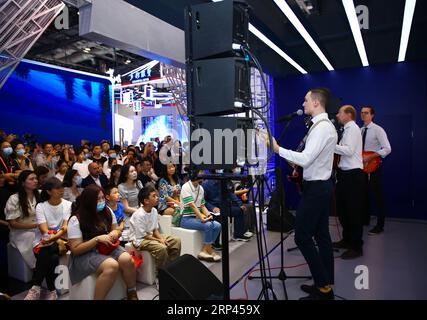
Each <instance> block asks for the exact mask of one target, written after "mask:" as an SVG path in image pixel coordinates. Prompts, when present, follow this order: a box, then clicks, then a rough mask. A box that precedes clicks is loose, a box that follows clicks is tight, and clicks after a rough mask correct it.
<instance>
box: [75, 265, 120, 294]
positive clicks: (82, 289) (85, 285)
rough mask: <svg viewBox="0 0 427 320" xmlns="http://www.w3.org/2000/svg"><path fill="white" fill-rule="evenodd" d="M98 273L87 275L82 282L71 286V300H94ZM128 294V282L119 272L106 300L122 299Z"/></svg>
mask: <svg viewBox="0 0 427 320" xmlns="http://www.w3.org/2000/svg"><path fill="white" fill-rule="evenodd" d="M96 279H97V275H96V274H95V273H93V274H91V275H89V276H87V277H86V278H84V279H83V280H82V281H81V282H79V283H76V284H75V285H73V286H72V287H71V288H70V300H93V296H94V295H95V286H96ZM126 296H127V289H126V284H125V282H124V281H123V278H122V275H121V272H120V271H119V272H118V273H117V278H116V281H115V282H114V284H113V287H112V288H111V289H110V292H108V294H107V296H106V297H105V300H122V299H124V298H126Z"/></svg>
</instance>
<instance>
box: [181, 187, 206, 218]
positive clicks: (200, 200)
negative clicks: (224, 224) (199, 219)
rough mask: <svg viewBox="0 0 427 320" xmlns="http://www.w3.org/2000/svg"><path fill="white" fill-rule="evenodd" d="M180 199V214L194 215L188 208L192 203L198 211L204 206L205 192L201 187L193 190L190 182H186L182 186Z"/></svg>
mask: <svg viewBox="0 0 427 320" xmlns="http://www.w3.org/2000/svg"><path fill="white" fill-rule="evenodd" d="M180 198H181V204H182V206H183V208H182V214H183V215H186V216H190V215H191V216H194V215H196V214H195V213H194V211H193V209H192V208H191V207H190V204H192V203H194V204H195V205H196V207H197V208H199V209H200V208H201V207H202V206H204V205H205V191H204V190H203V187H202V186H201V185H198V186H197V187H196V188H195V187H194V186H193V183H192V182H191V181H188V182H186V183H185V184H184V185H183V186H182V190H181V195H180Z"/></svg>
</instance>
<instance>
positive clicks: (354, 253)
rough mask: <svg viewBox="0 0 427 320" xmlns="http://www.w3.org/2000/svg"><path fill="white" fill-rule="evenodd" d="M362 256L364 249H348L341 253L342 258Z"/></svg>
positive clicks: (349, 258) (348, 258)
mask: <svg viewBox="0 0 427 320" xmlns="http://www.w3.org/2000/svg"><path fill="white" fill-rule="evenodd" d="M361 256H363V251H362V249H360V250H353V249H348V250H347V251H344V252H343V254H342V255H341V259H344V260H351V259H356V258H359V257H361Z"/></svg>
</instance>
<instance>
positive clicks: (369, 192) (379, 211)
mask: <svg viewBox="0 0 427 320" xmlns="http://www.w3.org/2000/svg"><path fill="white" fill-rule="evenodd" d="M365 185H366V187H365V190H366V194H365V197H366V202H365V218H364V223H365V224H369V221H370V219H371V212H372V211H373V210H372V209H373V208H374V206H373V204H372V201H371V198H372V199H373V200H374V202H375V207H376V210H375V212H376V215H377V227H379V228H384V220H385V201H384V194H383V184H382V179H381V167H380V168H379V169H378V170H377V171H375V172H373V173H371V174H366V173H365Z"/></svg>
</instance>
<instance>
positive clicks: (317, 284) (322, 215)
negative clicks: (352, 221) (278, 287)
mask: <svg viewBox="0 0 427 320" xmlns="http://www.w3.org/2000/svg"><path fill="white" fill-rule="evenodd" d="M329 100H330V92H329V90H327V89H322V88H319V89H312V90H310V91H309V92H308V93H307V95H306V96H305V98H304V104H303V106H304V113H305V114H306V115H309V116H311V117H312V122H313V125H312V126H311V128H310V130H309V132H308V134H307V139H306V143H305V149H304V150H303V151H302V152H295V151H291V150H287V149H284V148H281V147H280V146H279V145H278V144H277V142H276V140H274V139H273V147H274V151H275V152H276V153H278V154H279V155H280V156H281V157H282V158H285V159H286V160H287V161H290V162H292V163H294V164H296V165H298V166H300V167H302V168H303V169H304V172H303V180H304V182H303V193H302V198H301V202H300V205H299V207H298V210H297V214H296V221H295V243H296V244H297V246H298V248H299V249H300V251H301V253H302V254H303V255H304V258H305V260H306V261H307V264H308V266H309V268H310V272H311V274H312V276H313V279H314V285H313V286H308V285H302V286H301V289H302V290H303V291H305V292H307V293H309V296H307V297H303V298H301V299H302V300H333V299H334V293H333V290H332V288H331V285H333V284H334V256H333V249H332V242H331V237H330V234H329V213H330V210H331V207H330V205H331V198H332V190H333V184H332V180H331V174H332V165H333V160H334V151H335V146H336V144H337V140H338V137H337V132H336V130H335V127H334V125H333V124H332V123H331V121H330V120H329V119H328V114H327V113H326V111H325V110H326V107H325V106H326V105H327V104H328V101H329ZM313 237H314V239H315V240H316V243H317V245H318V248H319V250H317V248H316V246H315V244H314V241H313Z"/></svg>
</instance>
